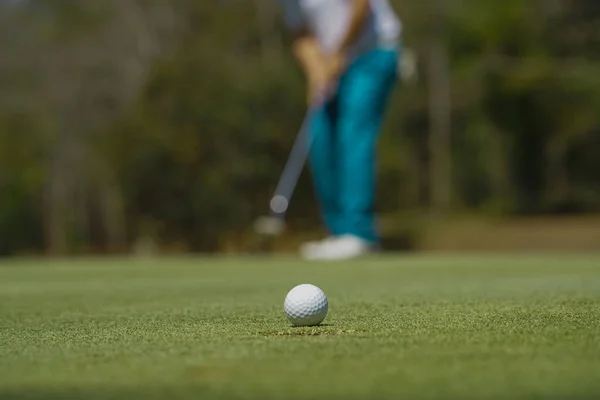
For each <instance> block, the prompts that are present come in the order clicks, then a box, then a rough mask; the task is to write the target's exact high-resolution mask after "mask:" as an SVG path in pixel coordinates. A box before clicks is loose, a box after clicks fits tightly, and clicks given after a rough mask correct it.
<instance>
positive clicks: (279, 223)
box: [254, 216, 285, 236]
mask: <svg viewBox="0 0 600 400" xmlns="http://www.w3.org/2000/svg"><path fill="white" fill-rule="evenodd" d="M284 229H285V222H284V221H283V219H282V218H278V217H276V216H264V217H260V218H258V219H257V220H256V222H255V223H254V231H255V232H256V233H258V234H260V235H263V236H279V235H281V234H282V233H283V231H284Z"/></svg>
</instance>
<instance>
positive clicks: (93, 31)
mask: <svg viewBox="0 0 600 400" xmlns="http://www.w3.org/2000/svg"><path fill="white" fill-rule="evenodd" d="M171 3H173V4H171ZM393 3H394V5H395V6H396V9H397V11H398V12H399V14H400V15H401V17H402V19H403V22H404V42H405V45H406V46H407V47H408V48H410V49H412V50H413V51H414V52H415V53H416V54H417V56H418V61H419V62H418V64H417V66H418V69H417V71H418V74H417V77H418V79H416V80H414V79H413V80H410V81H407V82H406V83H405V84H404V85H402V87H401V89H400V90H398V91H397V92H396V94H395V96H394V99H393V104H392V106H391V108H390V112H389V114H388V119H387V122H386V127H385V132H384V134H383V137H382V142H381V160H380V177H381V184H380V189H379V191H380V196H379V203H378V208H379V211H380V212H382V213H387V214H390V213H396V212H399V211H404V212H405V211H411V212H414V213H422V212H427V213H431V214H432V215H439V214H449V213H450V214H451V213H461V212H470V213H471V212H473V213H481V214H482V215H485V214H488V215H489V214H492V215H498V216H510V215H523V214H529V215H531V214H552V213H554V214H555V213H591V212H598V211H600V113H599V110H600V74H598V70H599V66H600V30H598V28H597V27H598V26H599V24H600V8H599V7H597V4H596V0H531V1H522V0H505V1H502V2H481V1H477V0H456V1H452V2H447V1H443V0H426V1H418V2H414V1H399V0H398V1H393ZM0 8H1V10H0V48H1V49H2V52H1V53H2V56H1V57H0V87H1V90H0V254H3V255H10V254H15V253H20V252H25V251H35V252H40V251H44V252H48V253H53V254H64V253H79V252H86V251H101V252H117V251H125V250H127V249H130V248H131V246H132V245H134V244H136V243H138V244H139V243H143V240H141V239H143V238H153V239H154V240H157V241H158V242H159V243H160V244H161V245H164V246H175V247H177V248H179V249H182V250H196V251H200V250H201V251H217V250H221V249H223V246H224V244H225V243H231V242H233V243H237V242H241V235H242V233H243V231H244V230H245V229H246V227H247V226H248V225H249V224H250V223H251V222H252V220H253V219H254V218H255V217H256V216H257V215H260V214H262V213H263V212H264V211H265V209H266V207H267V204H268V199H269V197H270V195H271V192H272V190H273V189H274V185H275V184H276V182H277V179H278V177H279V173H280V172H281V170H282V167H283V164H284V163H285V160H286V157H287V155H288V152H289V150H290V148H291V144H292V142H293V140H294V136H295V134H296V131H297V129H298V127H299V124H300V121H301V119H302V116H303V111H304V103H303V99H304V95H303V90H304V89H303V77H302V74H301V73H300V71H299V70H298V68H297V67H296V65H295V63H294V61H293V60H292V58H291V56H290V54H289V49H288V40H289V39H288V37H287V36H286V32H285V30H284V29H283V27H282V24H281V19H280V15H279V13H278V10H277V8H276V4H275V2H274V1H270V0H255V1H250V0H238V1H234V0H230V1H191V0H180V1H177V2H164V1H159V0H145V1H141V0H105V1H102V2H97V1H87V0H85V1H84V0H79V1H74V0H45V1H35V0H31V1H24V0H22V1H2V2H0ZM309 178H310V177H309V176H308V174H305V175H304V176H303V177H302V181H301V182H300V186H299V188H298V191H297V197H296V198H295V199H294V201H293V203H292V208H291V210H290V213H291V218H292V221H291V222H292V226H294V228H295V232H302V231H304V230H309V229H313V228H314V227H316V226H318V224H319V220H318V214H317V210H316V207H315V205H314V201H313V193H312V189H311V186H310V179H309Z"/></svg>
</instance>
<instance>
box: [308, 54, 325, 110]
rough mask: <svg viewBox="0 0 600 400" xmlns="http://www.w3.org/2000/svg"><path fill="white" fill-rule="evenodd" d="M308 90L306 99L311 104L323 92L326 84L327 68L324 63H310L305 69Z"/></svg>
mask: <svg viewBox="0 0 600 400" xmlns="http://www.w3.org/2000/svg"><path fill="white" fill-rule="evenodd" d="M306 75H307V80H308V91H307V94H306V95H307V97H306V101H307V102H308V103H309V104H311V103H313V102H314V101H317V100H318V99H319V97H322V96H323V95H324V94H325V91H326V90H327V86H328V80H327V70H326V68H325V64H324V63H319V64H315V65H312V66H311V68H309V69H308V70H307V71H306Z"/></svg>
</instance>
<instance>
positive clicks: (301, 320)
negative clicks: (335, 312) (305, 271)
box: [283, 284, 329, 326]
mask: <svg viewBox="0 0 600 400" xmlns="http://www.w3.org/2000/svg"><path fill="white" fill-rule="evenodd" d="M283 308H284V310H285V314H286V315H287V317H288V319H289V320H290V322H291V323H292V324H293V325H294V326H314V325H319V324H320V323H321V322H323V320H324V319H325V317H326V316H327V310H328V309H329V303H328V302H327V296H325V293H324V292H323V291H322V290H321V289H319V288H318V287H316V286H315V285H309V284H302V285H298V286H296V287H295V288H293V289H292V290H290V292H289V293H288V294H287V296H286V298H285V302H284V303H283Z"/></svg>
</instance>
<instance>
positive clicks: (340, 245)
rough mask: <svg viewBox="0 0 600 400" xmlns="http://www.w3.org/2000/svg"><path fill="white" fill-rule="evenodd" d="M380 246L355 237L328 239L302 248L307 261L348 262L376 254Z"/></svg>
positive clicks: (302, 253) (344, 236) (346, 236)
mask: <svg viewBox="0 0 600 400" xmlns="http://www.w3.org/2000/svg"><path fill="white" fill-rule="evenodd" d="M378 250H379V246H378V245H376V244H373V243H371V242H369V241H366V240H364V239H361V238H359V237H357V236H354V235H343V236H337V237H333V238H328V239H326V240H324V241H322V242H317V243H313V244H311V245H308V246H306V245H305V246H304V247H303V248H301V255H302V257H303V258H304V259H306V260H348V259H351V258H356V257H360V256H364V255H368V254H372V253H375V252H377V251H378Z"/></svg>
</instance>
